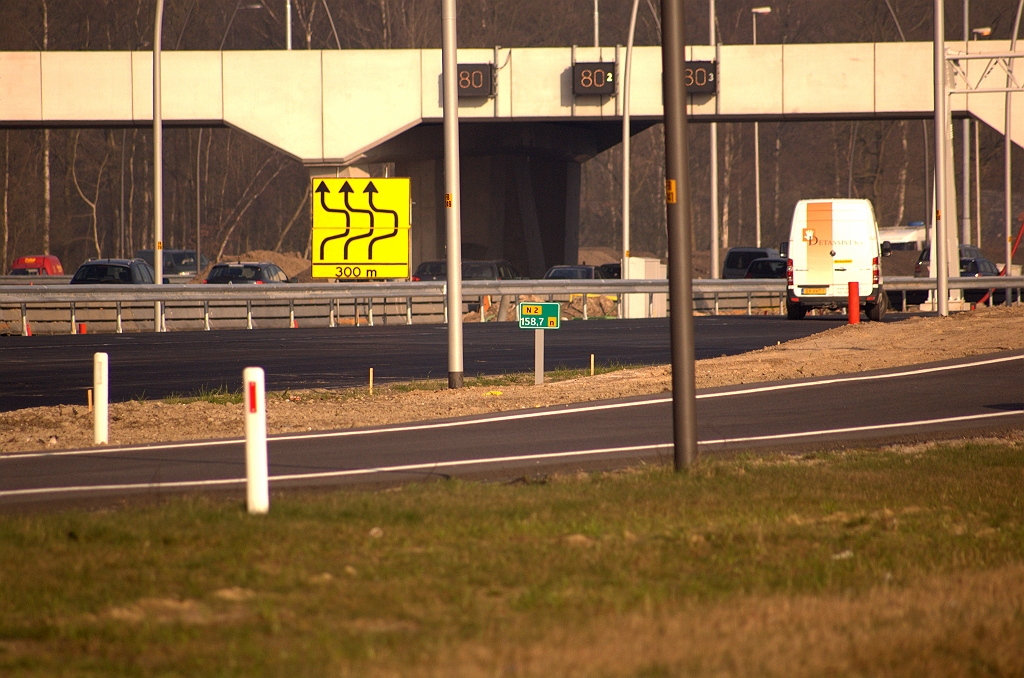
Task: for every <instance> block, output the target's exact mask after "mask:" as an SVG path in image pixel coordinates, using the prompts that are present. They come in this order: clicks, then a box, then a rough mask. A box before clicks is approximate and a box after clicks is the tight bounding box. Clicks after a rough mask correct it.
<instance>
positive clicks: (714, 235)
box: [708, 0, 720, 278]
mask: <svg viewBox="0 0 1024 678" xmlns="http://www.w3.org/2000/svg"><path fill="white" fill-rule="evenodd" d="M709 3H710V6H709V7H708V16H709V22H708V35H709V43H710V44H711V46H712V47H714V48H715V61H716V62H717V61H718V40H717V39H716V38H717V36H716V35H715V0H709ZM715 112H716V113H717V112H718V95H717V94H716V95H715ZM710 136H711V139H710V143H711V167H710V168H709V171H710V173H711V277H712V278H718V273H719V267H720V264H719V250H718V248H719V237H720V234H719V223H718V123H717V122H712V123H711V130H710Z"/></svg>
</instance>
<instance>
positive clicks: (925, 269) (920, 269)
mask: <svg viewBox="0 0 1024 678" xmlns="http://www.w3.org/2000/svg"><path fill="white" fill-rule="evenodd" d="M931 256H932V248H931V247H930V246H925V248H924V249H922V250H921V254H920V255H919V256H918V257H917V263H916V264H914V277H915V278H929V277H931V276H930V275H929V274H930V273H931ZM968 259H985V255H984V254H982V253H981V250H980V249H978V248H977V247H975V246H974V245H964V244H961V245H960V263H961V268H962V267H963V262H964V260H968ZM985 261H989V260H988V259H985ZM989 263H991V262H989ZM993 265H994V264H993ZM998 273H999V271H998V270H997V271H996V274H997V275H998ZM952 274H953V273H952V271H950V275H952ZM972 275H973V274H972ZM968 291H969V290H968ZM905 294H906V297H907V302H906V303H907V304H918V305H920V304H923V303H925V302H926V301H928V292H927V291H926V290H911V291H908V292H906V293H905ZM965 298H966V296H965Z"/></svg>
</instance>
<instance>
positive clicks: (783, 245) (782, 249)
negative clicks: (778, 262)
mask: <svg viewBox="0 0 1024 678" xmlns="http://www.w3.org/2000/svg"><path fill="white" fill-rule="evenodd" d="M779 254H780V255H781V256H782V258H783V259H788V258H789V241H788V240H784V241H782V242H780V243H779Z"/></svg>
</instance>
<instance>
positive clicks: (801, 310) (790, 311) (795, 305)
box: [786, 301, 807, 320]
mask: <svg viewBox="0 0 1024 678" xmlns="http://www.w3.org/2000/svg"><path fill="white" fill-rule="evenodd" d="M805 315H807V307H806V306H804V305H803V304H801V303H800V302H798V301H787V302H786V317H787V318H789V319H790V320H801V319H803V317H804V316H805Z"/></svg>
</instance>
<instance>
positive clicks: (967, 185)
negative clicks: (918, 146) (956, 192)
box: [960, 0, 971, 244]
mask: <svg viewBox="0 0 1024 678" xmlns="http://www.w3.org/2000/svg"><path fill="white" fill-rule="evenodd" d="M970 17H971V0H964V51H968V50H970V47H971V43H970V39H971V28H970V26H971V19H970ZM962 129H963V133H962V134H961V136H962V137H963V139H962V140H961V141H962V142H963V148H964V150H963V154H962V155H963V158H961V160H962V161H963V170H962V172H961V174H962V176H963V187H962V188H963V190H962V191H961V196H962V197H961V203H962V205H963V207H962V208H961V211H962V212H963V218H962V219H961V220H960V225H961V228H962V232H961V234H960V241H961V242H963V243H964V244H970V242H971V119H970V117H966V118H964V120H963V127H962Z"/></svg>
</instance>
